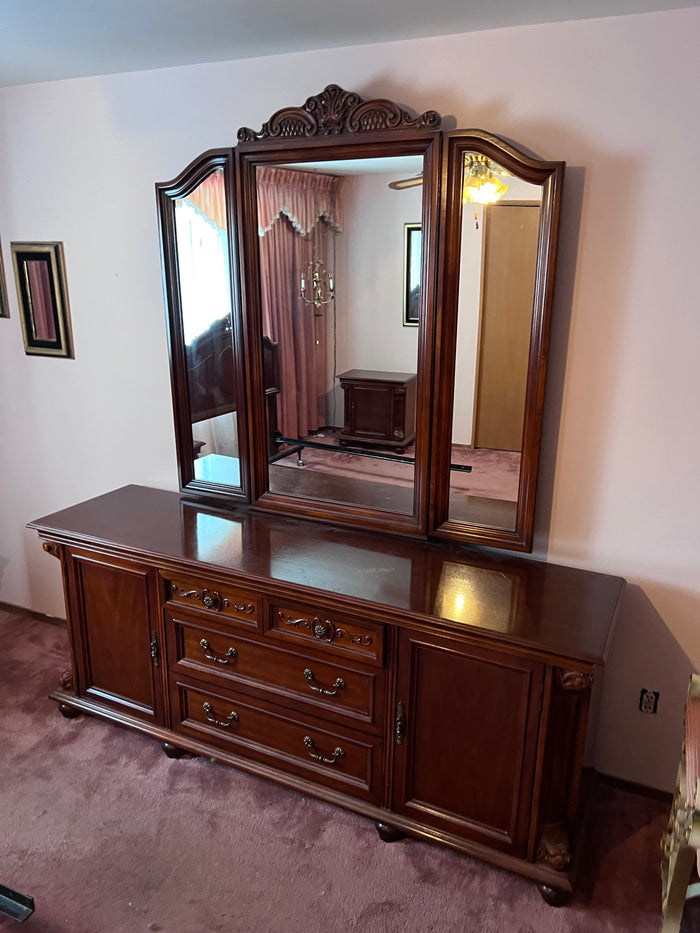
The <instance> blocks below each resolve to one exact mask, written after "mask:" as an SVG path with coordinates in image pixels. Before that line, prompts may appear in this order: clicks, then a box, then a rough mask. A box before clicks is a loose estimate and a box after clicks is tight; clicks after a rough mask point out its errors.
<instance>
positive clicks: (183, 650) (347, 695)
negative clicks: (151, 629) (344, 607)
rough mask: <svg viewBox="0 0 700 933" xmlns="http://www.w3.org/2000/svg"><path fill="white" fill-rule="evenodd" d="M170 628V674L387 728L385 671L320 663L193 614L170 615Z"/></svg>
mask: <svg viewBox="0 0 700 933" xmlns="http://www.w3.org/2000/svg"><path fill="white" fill-rule="evenodd" d="M166 627H167V633H168V646H169V658H170V669H171V671H173V672H174V673H176V674H177V673H178V672H181V675H182V676H188V675H189V676H191V677H197V678H198V679H199V680H205V681H207V682H208V683H209V684H215V683H216V682H217V681H219V682H221V683H225V682H226V681H228V682H229V683H230V682H234V683H235V684H237V685H238V686H242V687H244V688H245V687H247V688H254V689H257V690H264V691H265V692H266V693H269V694H271V695H272V697H273V698H274V699H275V702H287V703H291V702H293V703H295V704H297V703H299V702H300V701H301V702H302V703H303V704H305V705H306V706H308V708H309V712H311V713H313V714H314V715H321V716H326V715H328V713H329V712H330V713H333V714H337V715H339V716H344V717H346V718H348V719H350V720H354V721H355V722H356V723H357V724H358V725H365V726H375V727H376V728H378V729H380V728H381V727H382V721H383V709H384V696H385V694H384V689H385V688H384V684H385V674H384V671H383V670H376V669H374V670H373V669H369V670H357V669H355V668H353V667H349V666H347V665H344V666H342V667H341V666H338V665H335V664H331V663H329V662H328V661H319V659H318V658H310V657H309V656H308V655H306V654H302V653H300V652H299V651H296V650H293V649H287V648H279V647H277V646H276V645H271V644H269V643H267V642H265V643H261V642H259V641H254V640H250V639H247V638H244V637H243V636H242V635H239V634H238V633H233V632H226V631H224V630H222V629H219V628H216V627H215V626H214V625H211V624H209V623H208V620H207V621H202V619H201V617H199V616H194V614H192V615H189V616H188V615H187V614H186V613H173V612H170V611H168V612H167V613H166ZM314 710H316V712H314Z"/></svg>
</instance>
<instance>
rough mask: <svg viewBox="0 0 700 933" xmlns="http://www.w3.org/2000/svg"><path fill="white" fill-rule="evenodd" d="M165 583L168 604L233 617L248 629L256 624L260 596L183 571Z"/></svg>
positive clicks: (256, 625)
mask: <svg viewBox="0 0 700 933" xmlns="http://www.w3.org/2000/svg"><path fill="white" fill-rule="evenodd" d="M164 583H165V593H166V599H167V600H168V602H170V603H175V604H176V605H178V606H189V607H190V608H192V609H203V610H204V611H205V612H209V613H211V614H212V615H219V616H225V617H226V618H227V619H236V620H237V621H238V622H243V623H244V624H245V625H249V626H251V628H256V629H257V628H258V626H259V622H260V597H259V596H258V595H257V594H255V593H251V592H250V591H249V590H245V589H242V588H241V587H237V586H232V585H230V584H228V583H223V584H222V583H221V582H220V581H216V580H206V579H203V578H201V577H191V576H187V575H185V574H183V575H182V576H180V575H179V574H173V575H172V576H170V577H167V578H165V579H164Z"/></svg>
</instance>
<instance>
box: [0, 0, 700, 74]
mask: <svg viewBox="0 0 700 933" xmlns="http://www.w3.org/2000/svg"><path fill="white" fill-rule="evenodd" d="M698 5H700V0H481V2H480V3H478V4H477V3H476V2H475V0H60V2H56V0H0V87H3V86H9V85H17V84H31V83H35V82H37V81H55V80H60V79H63V78H77V77H84V76H86V75H98V74H111V73H114V72H119V71H143V70H148V69H151V68H167V67H170V66H174V65H192V64H198V63H201V62H214V61H227V60H230V59H239V58H252V57H256V56H260V55H274V54H279V53H283V52H300V51H305V50H308V49H320V48H332V47H337V46H346V45H361V44H366V43H372V42H385V41H390V40H396V39H415V38H419V37H422V36H440V35H447V34H450V33H459V32H471V31H478V30H481V29H494V28H498V27H502V26H520V25H531V24H535V23H549V22H560V21H564V20H575V19H592V18H596V17H601V16H618V15H626V14H630V13H646V12H651V11H655V10H669V9H676V8H679V7H681V8H682V7H689V6H698Z"/></svg>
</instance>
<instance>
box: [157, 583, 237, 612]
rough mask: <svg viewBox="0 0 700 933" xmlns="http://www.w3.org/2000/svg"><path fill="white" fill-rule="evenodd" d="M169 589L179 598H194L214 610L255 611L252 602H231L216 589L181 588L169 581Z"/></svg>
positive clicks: (206, 607)
mask: <svg viewBox="0 0 700 933" xmlns="http://www.w3.org/2000/svg"><path fill="white" fill-rule="evenodd" d="M170 589H171V591H172V594H173V596H179V597H180V599H196V600H198V601H199V602H200V603H201V604H202V605H203V606H204V608H205V609H213V610H214V611H215V612H221V610H222V609H229V608H230V609H233V610H234V611H235V612H245V613H246V614H248V615H250V613H252V612H255V606H254V605H253V604H252V603H232V602H231V601H230V600H229V599H227V598H226V597H225V596H222V595H221V593H220V592H219V591H218V590H208V589H206V588H205V589H203V590H181V589H180V587H179V586H178V585H177V583H171V585H170Z"/></svg>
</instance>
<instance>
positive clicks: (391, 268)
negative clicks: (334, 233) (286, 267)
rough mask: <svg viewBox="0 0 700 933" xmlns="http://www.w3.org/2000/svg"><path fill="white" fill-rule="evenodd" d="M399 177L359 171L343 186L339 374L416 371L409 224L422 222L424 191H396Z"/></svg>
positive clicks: (416, 347)
mask: <svg viewBox="0 0 700 933" xmlns="http://www.w3.org/2000/svg"><path fill="white" fill-rule="evenodd" d="M404 174H406V175H410V174H411V172H410V171H409V172H406V173H404ZM400 177H402V176H400ZM394 178H396V175H395V174H391V175H383V174H376V175H358V176H356V177H352V178H347V179H346V183H345V186H344V188H343V212H344V215H345V228H344V231H343V234H342V237H340V236H339V237H338V244H339V246H340V241H341V239H342V240H343V246H344V248H345V249H346V250H347V256H348V268H347V277H346V279H345V280H344V282H343V283H341V282H339V283H338V288H339V294H338V317H339V319H340V320H339V328H338V333H339V336H340V334H341V328H342V334H343V339H342V340H341V341H340V342H339V346H338V370H339V372H343V370H346V369H377V370H385V371H387V372H408V373H414V372H415V371H416V366H417V363H418V328H417V327H404V326H403V250H404V224H407V223H420V222H421V196H422V192H423V189H422V188H421V187H419V186H417V187H415V188H406V189H404V190H401V191H396V190H393V189H391V188H389V187H388V183H389V182H390V181H391V180H392V179H394ZM343 286H346V289H345V291H344V292H342V293H341V292H340V289H341V288H343Z"/></svg>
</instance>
